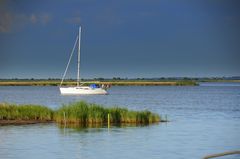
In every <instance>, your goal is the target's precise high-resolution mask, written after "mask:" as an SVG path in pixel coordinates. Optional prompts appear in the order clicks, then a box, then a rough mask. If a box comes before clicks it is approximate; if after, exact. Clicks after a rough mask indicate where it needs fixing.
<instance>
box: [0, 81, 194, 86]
mask: <svg viewBox="0 0 240 159" xmlns="http://www.w3.org/2000/svg"><path fill="white" fill-rule="evenodd" d="M92 83H98V84H108V85H112V86H197V85H198V83H197V82H195V81H188V80H187V81H101V82H99V81H84V85H90V84H92ZM59 84H60V81H48V80H46V81H45V80H42V81H0V86H59ZM75 85H76V82H73V81H67V82H64V83H63V86H75Z"/></svg>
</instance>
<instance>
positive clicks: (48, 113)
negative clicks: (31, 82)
mask: <svg viewBox="0 0 240 159" xmlns="http://www.w3.org/2000/svg"><path fill="white" fill-rule="evenodd" d="M52 116H53V111H52V110H51V109H50V108H48V107H45V106H40V105H31V104H26V105H16V104H8V103H0V120H52Z"/></svg>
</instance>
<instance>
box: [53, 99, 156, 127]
mask: <svg viewBox="0 0 240 159" xmlns="http://www.w3.org/2000/svg"><path fill="white" fill-rule="evenodd" d="M108 114H110V123H113V124H124V123H125V124H127V123H129V124H130V123H133V124H150V123H156V122H160V121H161V118H160V116H159V115H158V114H155V113H151V112H150V111H147V110H146V111H129V110H128V109H126V108H119V107H113V108H105V107H103V106H101V105H97V104H89V103H86V102H83V101H81V102H77V103H72V104H69V105H64V106H62V107H61V108H59V109H57V110H56V111H55V113H54V120H55V121H56V122H57V123H59V124H79V125H94V124H106V123H107V122H108Z"/></svg>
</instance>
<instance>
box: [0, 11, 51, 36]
mask: <svg viewBox="0 0 240 159" xmlns="http://www.w3.org/2000/svg"><path fill="white" fill-rule="evenodd" d="M51 19H52V18H51V16H50V15H49V14H48V13H42V14H35V13H32V14H23V13H22V14H17V13H12V12H10V11H1V12H0V33H8V32H11V31H12V30H14V29H15V28H18V29H19V28H23V27H25V26H27V25H32V24H41V25H46V24H47V23H49V22H50V20H51Z"/></svg>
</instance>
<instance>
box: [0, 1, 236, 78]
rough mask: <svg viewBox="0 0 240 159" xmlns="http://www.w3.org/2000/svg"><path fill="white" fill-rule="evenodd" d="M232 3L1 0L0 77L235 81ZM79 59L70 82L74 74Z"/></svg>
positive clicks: (234, 10) (234, 28) (234, 5)
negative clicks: (76, 45) (79, 34)
mask: <svg viewBox="0 0 240 159" xmlns="http://www.w3.org/2000/svg"><path fill="white" fill-rule="evenodd" d="M239 7H240V2H239V1H237V0H235V1H234V0H202V1H191V0H159V1H158V0H121V1H105V0H103V1H97V0H72V1H68V0H51V1H48V0H42V1H31V0H21V1H13V0H12V1H11V0H8V1H5V0H1V1H0V78H32V77H33V78H48V77H52V78H61V76H62V74H63V72H64V69H65V67H66V64H67V61H68V58H69V56H70V51H71V49H72V47H73V44H74V41H75V38H76V35H77V32H78V26H79V25H81V26H82V30H83V32H82V41H81V42H82V43H81V46H82V48H81V55H82V56H81V77H82V78H95V77H110V78H111V77H129V78H133V77H176V76H178V77H179V76H181V77H183V76H189V77H203V76H236V75H240V62H239V59H240V29H239V28H240V10H239ZM76 68H77V66H76V54H75V56H74V59H73V61H72V63H71V65H70V71H69V73H68V75H67V77H72V78H75V76H76Z"/></svg>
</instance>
